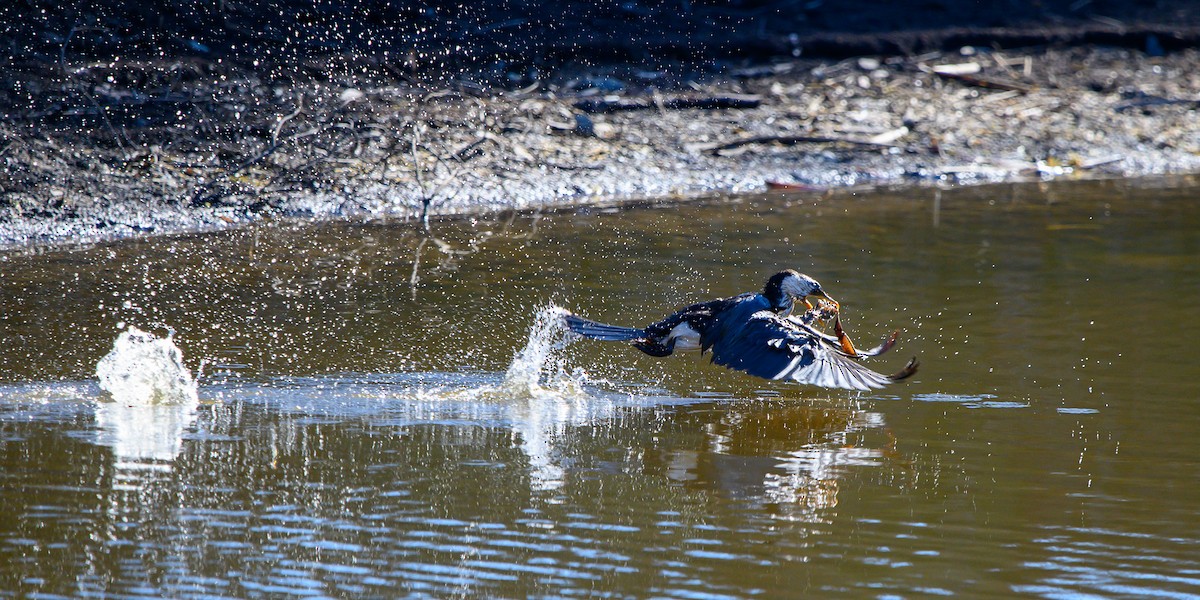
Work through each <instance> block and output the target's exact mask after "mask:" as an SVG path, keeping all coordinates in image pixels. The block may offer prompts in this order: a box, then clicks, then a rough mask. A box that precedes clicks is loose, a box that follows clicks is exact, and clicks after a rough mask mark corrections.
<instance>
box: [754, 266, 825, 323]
mask: <svg viewBox="0 0 1200 600" xmlns="http://www.w3.org/2000/svg"><path fill="white" fill-rule="evenodd" d="M763 295H764V296H766V298H767V301H768V302H770V303H771V306H772V307H773V308H775V309H776V310H779V311H782V312H784V313H789V312H791V309H792V305H793V304H794V303H795V302H803V303H804V305H805V306H806V307H808V308H809V309H811V308H812V305H811V304H809V303H808V300H807V298H808V297H809V296H816V297H818V298H824V299H826V300H828V301H829V302H832V303H833V305H834V307H835V308H836V307H837V306H838V303H837V302H836V301H835V300H834V299H833V298H830V297H829V295H828V294H826V293H825V290H822V289H821V284H820V283H817V280H816V279H813V278H812V277H809V276H808V275H805V274H804V273H799V272H797V271H795V270H792V269H788V270H786V271H780V272H778V273H776V274H774V275H772V276H771V278H770V279H768V280H767V285H766V286H764V287H763Z"/></svg>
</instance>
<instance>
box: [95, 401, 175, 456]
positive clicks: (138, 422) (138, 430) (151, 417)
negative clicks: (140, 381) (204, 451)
mask: <svg viewBox="0 0 1200 600" xmlns="http://www.w3.org/2000/svg"><path fill="white" fill-rule="evenodd" d="M195 419H196V404H194V403H192V404H152V405H132V406H130V405H126V404H121V403H118V402H97V403H96V443H98V444H100V445H102V446H109V447H111V448H112V449H113V455H114V456H115V457H116V459H117V461H118V464H119V465H133V466H151V465H153V464H156V463H157V464H163V465H165V466H169V464H170V462H171V461H172V460H174V459H175V457H176V456H178V455H179V452H180V450H181V449H182V447H183V435H184V433H185V432H186V431H187V429H188V427H190V426H191V425H192V422H193V421H195Z"/></svg>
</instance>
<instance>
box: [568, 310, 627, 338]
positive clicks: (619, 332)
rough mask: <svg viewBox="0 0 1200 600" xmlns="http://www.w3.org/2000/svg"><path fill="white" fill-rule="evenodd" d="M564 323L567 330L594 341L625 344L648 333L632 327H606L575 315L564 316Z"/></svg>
mask: <svg viewBox="0 0 1200 600" xmlns="http://www.w3.org/2000/svg"><path fill="white" fill-rule="evenodd" d="M563 322H564V323H566V325H567V329H570V330H571V331H572V332H574V333H576V334H578V335H582V336H583V337H585V338H591V339H593V340H605V341H610V342H625V341H629V340H636V339H638V338H640V337H643V336H645V335H646V332H644V331H642V330H641V329H634V328H632V327H620V326H618V325H605V324H604V323H597V322H595V321H592V320H589V319H585V318H583V317H581V316H579V315H576V314H573V313H567V314H565V315H563Z"/></svg>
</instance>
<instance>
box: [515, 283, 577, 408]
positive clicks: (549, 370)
mask: <svg viewBox="0 0 1200 600" xmlns="http://www.w3.org/2000/svg"><path fill="white" fill-rule="evenodd" d="M566 314H567V311H566V310H565V309H563V308H560V307H558V306H555V305H553V304H550V305H547V306H546V307H544V308H542V309H541V310H540V311H538V313H537V315H536V316H535V317H534V319H533V326H532V327H530V329H529V339H528V341H527V342H526V343H525V347H524V348H522V349H521V351H520V352H518V353H517V355H516V356H515V357H513V361H512V364H510V365H509V366H508V371H507V372H506V373H505V374H504V384H503V387H504V390H505V391H506V392H509V393H512V394H520V395H524V396H539V395H542V394H543V393H545V392H547V391H551V390H553V391H556V392H575V393H578V392H579V391H580V390H579V386H580V384H581V383H582V381H581V379H582V376H581V375H580V374H579V373H568V372H567V368H566V364H565V362H564V361H563V359H562V356H561V354H560V351H561V350H562V349H563V348H566V347H567V345H568V344H570V343H571V342H572V341H574V339H575V336H574V334H572V333H571V332H570V331H568V330H567V328H566V327H565V326H564V325H563V316H564V315H566ZM547 388H550V390H548V389H547Z"/></svg>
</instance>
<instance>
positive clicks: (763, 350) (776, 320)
mask: <svg viewBox="0 0 1200 600" xmlns="http://www.w3.org/2000/svg"><path fill="white" fill-rule="evenodd" d="M731 325H732V324H731ZM724 333H725V335H721V336H719V338H718V339H714V340H713V341H712V346H711V349H712V353H713V362H714V363H716V364H718V365H722V366H725V367H729V368H730V369H736V370H738V371H744V372H746V373H749V374H751V375H755V376H757V377H763V378H765V379H781V380H791V381H797V382H800V383H806V384H809V385H816V386H821V387H827V388H842V389H848V390H872V389H878V388H881V387H883V386H885V385H887V384H889V383H891V382H892V379H891V378H889V377H888V376H886V375H883V374H881V373H876V372H875V371H872V370H871V369H868V368H866V367H864V366H862V365H860V364H858V363H856V362H854V361H853V360H850V359H849V358H847V357H846V356H844V355H843V354H841V353H840V352H838V351H836V350H835V349H834V348H832V347H830V346H829V345H827V344H825V343H823V342H822V340H820V339H819V338H818V337H816V336H814V335H813V334H811V333H810V332H808V331H805V330H804V329H802V328H800V327H797V326H796V324H794V323H790V322H788V321H787V320H786V319H784V318H782V317H780V316H778V315H776V314H774V313H772V312H770V311H759V312H756V313H754V314H752V315H750V317H749V318H748V319H746V320H745V321H743V322H742V323H741V325H740V326H734V327H728V328H726V329H725V332H724Z"/></svg>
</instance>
